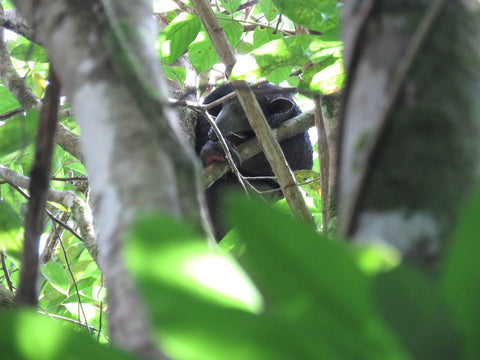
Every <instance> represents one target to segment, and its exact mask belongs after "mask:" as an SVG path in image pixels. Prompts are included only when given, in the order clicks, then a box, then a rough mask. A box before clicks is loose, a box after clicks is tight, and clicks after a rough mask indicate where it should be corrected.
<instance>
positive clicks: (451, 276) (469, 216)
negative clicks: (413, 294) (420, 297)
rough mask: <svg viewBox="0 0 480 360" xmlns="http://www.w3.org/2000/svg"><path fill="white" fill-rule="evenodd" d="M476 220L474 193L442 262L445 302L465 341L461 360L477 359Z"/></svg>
mask: <svg viewBox="0 0 480 360" xmlns="http://www.w3.org/2000/svg"><path fill="white" fill-rule="evenodd" d="M478 219H480V191H478V190H477V192H476V193H475V194H474V195H473V196H472V201H471V202H470V204H469V207H468V208H467V210H466V211H465V213H464V214H463V215H462V217H461V219H460V221H459V224H458V226H457V228H456V230H455V232H454V234H453V236H452V242H451V245H450V248H449V250H448V252H447V254H446V257H445V260H444V269H445V270H444V274H443V285H444V289H445V294H446V297H447V300H448V302H449V305H451V307H452V310H453V312H454V314H455V316H456V320H457V324H458V326H459V328H460V330H461V331H462V334H463V336H464V338H465V342H466V346H465V348H466V356H465V359H471V360H474V359H479V358H480V342H479V341H478V339H479V338H480V316H479V311H478V304H479V303H480V282H479V279H480V267H479V265H478V256H477V254H479V253H480V243H479V241H478V233H479V225H478Z"/></svg>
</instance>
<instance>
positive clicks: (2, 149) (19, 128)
mask: <svg viewBox="0 0 480 360" xmlns="http://www.w3.org/2000/svg"><path fill="white" fill-rule="evenodd" d="M38 115H39V112H38V111H29V112H28V113H27V115H26V116H24V115H23V114H18V115H15V116H14V117H13V118H10V119H8V121H6V122H5V125H3V126H1V127H0V157H3V156H6V155H8V154H10V153H12V152H14V151H17V150H19V149H22V148H25V147H26V146H27V145H30V144H32V143H33V141H34V139H35V134H36V130H37V124H38Z"/></svg>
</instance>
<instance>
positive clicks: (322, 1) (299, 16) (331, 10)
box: [272, 0, 340, 32]
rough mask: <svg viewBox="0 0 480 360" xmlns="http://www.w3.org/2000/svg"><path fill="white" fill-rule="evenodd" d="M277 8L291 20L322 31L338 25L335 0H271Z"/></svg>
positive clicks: (338, 11) (337, 6)
mask: <svg viewBox="0 0 480 360" xmlns="http://www.w3.org/2000/svg"><path fill="white" fill-rule="evenodd" d="M272 1H273V3H274V4H275V5H276V6H277V8H278V10H280V12H281V13H282V14H284V15H286V16H287V17H288V18H289V19H290V20H292V21H293V22H295V23H297V24H299V25H303V26H306V27H307V28H309V29H311V30H316V31H320V32H324V31H326V30H329V29H332V28H336V27H338V25H339V19H340V15H339V13H340V7H339V4H338V1H337V0H297V1H290V0H272Z"/></svg>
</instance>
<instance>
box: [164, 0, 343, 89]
mask: <svg viewBox="0 0 480 360" xmlns="http://www.w3.org/2000/svg"><path fill="white" fill-rule="evenodd" d="M169 5H171V4H169ZM238 5H239V2H238V1H221V6H218V7H217V10H218V11H217V13H216V15H217V17H218V18H219V21H220V25H222V27H223V29H224V30H225V33H226V35H227V38H228V41H229V42H230V45H231V46H232V47H233V48H234V49H236V50H237V52H238V54H239V58H240V57H241V61H238V62H237V65H236V66H235V68H234V70H233V73H232V75H233V77H232V78H237V79H248V80H250V81H253V80H259V79H261V78H266V79H267V80H269V81H272V82H274V83H280V82H282V81H285V80H287V81H288V82H289V83H291V84H295V86H298V87H299V88H300V89H302V90H304V91H306V92H309V93H312V92H322V93H330V92H335V91H337V90H339V89H340V88H341V85H342V82H343V79H344V73H343V69H342V62H341V61H342V60H341V50H342V44H341V42H340V39H339V30H338V29H339V19H340V15H339V7H340V5H339V4H338V3H337V0H328V1H321V4H318V1H317V0H304V1H302V5H303V6H299V4H298V3H297V2H294V3H292V2H286V1H280V0H277V1H275V0H274V1H273V2H272V1H271V0H262V1H259V4H258V6H255V7H253V10H252V11H251V13H250V12H249V13H247V12H246V10H244V9H241V8H240V9H241V10H239V8H238ZM158 8H159V9H160V8H161V7H160V6H158ZM168 8H169V9H171V7H168ZM300 9H302V10H303V11H299V10H300ZM312 10H313V11H312ZM281 14H283V15H281ZM285 15H286V16H288V17H289V18H290V20H292V21H295V22H296V23H297V24H301V25H304V26H306V27H307V28H309V29H311V30H315V31H316V32H319V33H321V35H302V34H296V31H295V26H294V23H293V22H291V21H290V20H289V19H287V18H286V17H285ZM166 17H167V18H168V17H173V20H172V21H171V22H170V24H169V25H168V26H167V27H166V28H165V29H164V30H163V31H162V32H161V33H160V35H159V55H160V58H161V59H162V64H163V65H164V72H165V74H166V75H167V76H168V77H169V78H170V79H171V80H174V81H176V80H178V79H179V78H178V75H177V72H176V71H175V69H176V67H175V66H171V64H172V63H173V64H174V63H175V60H177V59H178V58H179V57H180V56H181V55H182V54H183V53H185V52H186V51H188V57H189V60H190V61H191V63H192V65H193V66H194V68H195V70H197V72H198V73H201V72H203V71H207V70H210V69H211V68H212V67H215V66H216V65H218V62H219V60H218V57H217V54H216V52H215V49H214V47H213V45H212V43H211V41H210V39H209V38H208V35H207V33H206V30H205V29H204V28H203V25H201V23H200V20H199V19H198V17H197V16H195V15H193V14H192V13H189V12H182V11H180V12H179V9H178V8H174V9H171V10H170V11H169V12H168V13H167V15H166ZM299 73H300V74H301V73H303V74H308V76H299V75H298V74H299ZM294 74H296V75H294Z"/></svg>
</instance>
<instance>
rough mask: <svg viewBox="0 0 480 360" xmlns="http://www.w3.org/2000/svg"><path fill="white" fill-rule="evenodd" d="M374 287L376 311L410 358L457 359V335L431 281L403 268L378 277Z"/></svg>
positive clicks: (458, 345)
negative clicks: (394, 333) (395, 335)
mask: <svg viewBox="0 0 480 360" xmlns="http://www.w3.org/2000/svg"><path fill="white" fill-rule="evenodd" d="M374 285H375V286H374V295H375V300H376V303H377V309H378V310H379V312H380V314H381V315H382V317H383V318H384V319H385V320H386V321H387V323H388V324H389V325H390V327H391V328H392V329H393V330H394V331H395V332H396V334H397V335H398V336H399V338H400V339H401V340H402V342H403V343H404V345H405V346H406V347H407V348H408V349H409V350H410V353H411V355H412V358H413V359H418V360H422V359H423V360H431V359H436V360H441V359H445V360H450V359H458V358H459V355H460V349H461V347H460V345H461V343H460V341H459V337H458V334H457V333H456V331H455V329H454V328H453V325H452V322H451V321H450V318H449V316H448V315H449V314H448V311H447V307H446V306H445V303H444V301H443V300H444V298H443V296H442V293H441V292H440V291H439V288H438V284H437V283H435V282H434V281H433V279H432V278H429V277H427V276H426V275H425V274H423V273H421V272H420V271H418V270H416V269H414V268H411V267H407V266H406V265H403V266H401V267H399V268H397V269H395V270H393V271H391V272H390V273H387V274H382V275H380V276H378V277H377V278H376V279H375V282H374ZM475 312H477V310H475Z"/></svg>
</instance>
